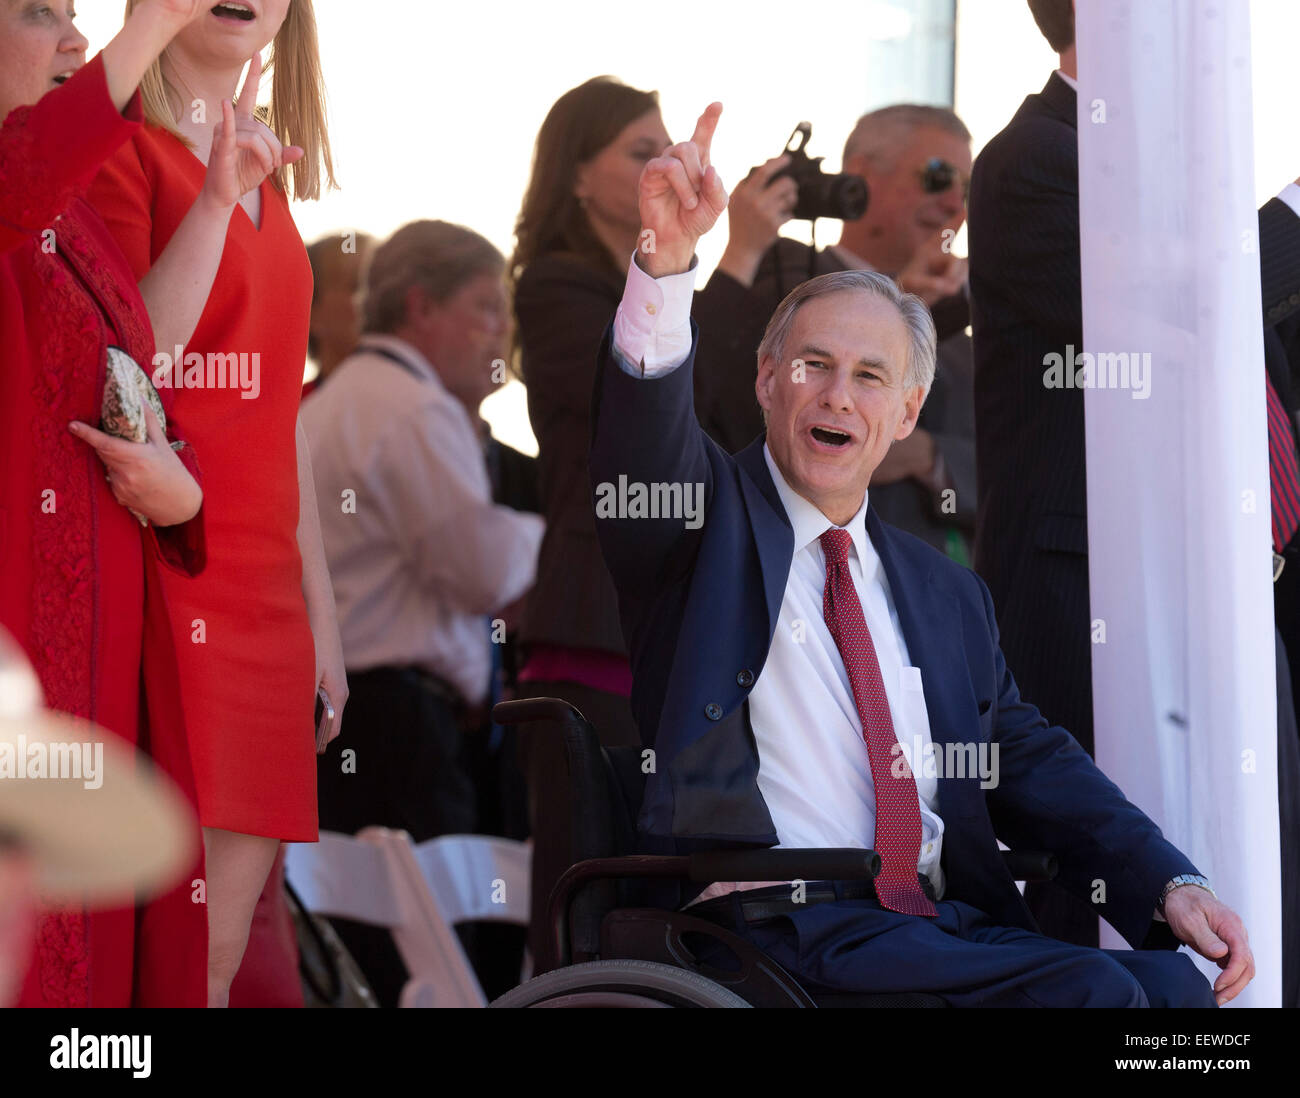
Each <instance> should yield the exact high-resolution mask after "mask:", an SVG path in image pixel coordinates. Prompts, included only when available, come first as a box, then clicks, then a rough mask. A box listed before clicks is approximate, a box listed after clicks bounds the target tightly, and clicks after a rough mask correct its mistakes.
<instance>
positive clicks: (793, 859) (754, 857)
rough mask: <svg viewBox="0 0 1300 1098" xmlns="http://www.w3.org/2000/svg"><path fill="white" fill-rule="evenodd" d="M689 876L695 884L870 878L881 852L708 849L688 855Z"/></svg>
mask: <svg viewBox="0 0 1300 1098" xmlns="http://www.w3.org/2000/svg"><path fill="white" fill-rule="evenodd" d="M687 862H688V865H687V870H686V876H687V879H688V880H691V881H693V882H694V883H695V884H713V883H714V882H716V881H743V882H745V883H746V884H749V883H752V882H754V881H795V880H800V881H869V880H871V879H872V878H874V877H875V876H876V875H877V874H878V873H879V872H880V855H879V854H877V853H876V852H875V851H874V850H862V849H860V848H855V847H839V848H830V849H822V850H815V849H808V848H804V849H792V850H782V849H773V848H770V847H769V848H766V849H762V850H708V851H703V852H701V853H698V854H689V855H687Z"/></svg>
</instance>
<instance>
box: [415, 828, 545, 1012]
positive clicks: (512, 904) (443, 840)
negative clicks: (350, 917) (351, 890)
mask: <svg viewBox="0 0 1300 1098" xmlns="http://www.w3.org/2000/svg"><path fill="white" fill-rule="evenodd" d="M401 836H402V840H404V842H399V841H398V840H396V839H394V840H391V841H392V842H393V843H394V850H393V853H394V857H395V858H397V859H398V860H399V861H400V862H401V863H402V864H403V865H404V866H405V872H406V873H407V875H408V876H409V877H410V878H411V880H412V884H411V888H410V891H411V894H412V897H413V899H414V900H415V901H416V902H417V903H418V904H419V905H420V909H421V911H422V913H423V919H427V920H429V921H431V922H433V923H435V924H436V928H435V930H434V933H433V935H432V940H431V941H428V942H425V941H421V940H418V939H410V940H409V941H408V946H409V947H410V948H413V949H415V950H417V952H416V953H414V954H413V955H412V956H411V957H409V958H408V957H407V953H406V948H407V947H404V946H403V943H402V940H401V939H400V938H398V936H397V933H396V932H394V939H395V940H396V941H397V947H398V950H399V951H401V953H402V957H403V960H405V961H406V966H407V968H409V969H411V971H412V972H414V971H416V969H415V967H414V965H417V964H418V965H419V966H420V970H421V971H422V972H425V973H427V975H426V976H424V977H422V979H421V981H420V985H419V986H418V987H417V988H414V989H411V988H409V987H408V990H409V991H410V992H411V994H412V996H413V997H417V998H418V999H419V1002H420V1005H436V1006H486V1005H487V999H486V997H485V996H484V994H483V989H482V987H481V986H480V985H479V982H478V977H477V976H476V975H475V974H474V969H473V966H471V965H470V963H469V958H468V957H466V956H465V951H464V949H462V948H461V944H460V939H459V937H458V936H457V935H456V931H455V927H456V924H457V923H463V922H504V923H513V924H515V925H518V926H527V925H528V919H529V906H528V904H529V894H528V887H529V871H530V868H531V862H532V847H530V846H529V845H528V844H527V843H520V842H515V841H513V840H511V839H499V838H495V837H493V836H489V835H443V836H441V837H439V838H437V839H430V840H428V841H427V842H423V843H421V844H420V845H419V846H413V845H411V843H410V838H409V836H407V835H406V834H405V833H401ZM423 919H422V921H423ZM430 945H431V946H432V947H433V951H432V952H428V951H427V950H428V947H429V946H430ZM421 950H424V951H425V952H418V951H421Z"/></svg>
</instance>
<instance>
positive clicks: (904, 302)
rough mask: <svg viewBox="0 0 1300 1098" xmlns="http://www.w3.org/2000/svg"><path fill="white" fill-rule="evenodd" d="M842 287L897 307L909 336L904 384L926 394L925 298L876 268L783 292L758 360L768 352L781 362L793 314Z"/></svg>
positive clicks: (930, 379)
mask: <svg viewBox="0 0 1300 1098" xmlns="http://www.w3.org/2000/svg"><path fill="white" fill-rule="evenodd" d="M841 290H862V291H865V292H866V293H869V294H875V295H876V296H877V297H883V298H884V299H885V300H886V301H888V302H889V303H890V304H891V305H893V306H894V308H896V309H897V310H898V313H899V315H900V316H901V317H902V318H903V323H904V324H905V325H906V326H907V333H908V336H909V337H910V338H909V342H908V354H907V372H906V374H905V375H904V379H903V383H904V384H905V385H906V386H908V387H909V388H910V387H912V386H914V385H919V386H921V390H922V396H923V397H926V396H929V395H930V386H931V385H932V384H933V383H934V356H935V331H934V318H933V317H931V316H930V310H929V309H928V308H926V305H925V302H924V301H922V300H921V299H920V298H919V297H917V296H916V295H915V294H909V293H904V292H903V291H902V290H900V289H899V288H898V283H896V282H895V281H894V280H893V279H892V278H890V277H889V276H888V275H883V274H880V273H879V272H878V271H833V272H832V273H831V274H824V275H818V276H817V277H816V278H810V279H809V280H808V281H807V282H803V283H800V284H799V285H798V286H796V287H795V288H794V289H793V290H791V291H790V292H789V293H788V294H787V295H786V298H785V300H784V301H782V302H781V304H780V305H778V306H777V307H776V312H774V313H773V314H772V319H771V320H769V321H768V322H767V330H766V331H765V332H764V333H763V341H762V342H761V343H760V344H759V345H758V361H759V362H760V363H761V362H762V361H763V359H764V358H765V357H766V356H768V355H771V356H772V358H773V359H775V360H776V361H777V362H783V361H784V356H785V343H786V340H787V339H788V338H789V336H790V330H791V329H792V328H793V327H794V318H795V314H796V313H797V312H798V311H799V310H800V309H801V308H803V306H804V305H806V304H808V302H810V301H812V300H813V299H814V298H818V297H824V296H825V295H826V294H833V293H839V292H840V291H841Z"/></svg>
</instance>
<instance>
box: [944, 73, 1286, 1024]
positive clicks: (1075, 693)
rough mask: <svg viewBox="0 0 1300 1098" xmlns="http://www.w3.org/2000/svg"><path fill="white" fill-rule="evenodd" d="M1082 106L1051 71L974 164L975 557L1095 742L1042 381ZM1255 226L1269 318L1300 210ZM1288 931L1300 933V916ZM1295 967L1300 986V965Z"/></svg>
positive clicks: (1037, 694) (1058, 297)
mask: <svg viewBox="0 0 1300 1098" xmlns="http://www.w3.org/2000/svg"><path fill="white" fill-rule="evenodd" d="M1075 109H1076V95H1075V92H1074V90H1073V89H1072V88H1071V87H1070V86H1069V85H1068V84H1067V83H1066V82H1065V81H1064V80H1062V79H1061V78H1060V77H1059V76H1058V75H1056V74H1053V75H1052V76H1051V78H1050V79H1049V80H1048V81H1047V84H1046V85H1045V86H1044V88H1043V90H1042V91H1041V92H1040V93H1039V94H1037V95H1031V96H1029V97H1027V98H1026V99H1025V101H1024V103H1023V105H1022V106H1021V107H1020V109H1019V111H1017V112H1016V115H1015V117H1014V118H1013V119H1012V120H1011V122H1010V123H1008V125H1007V127H1006V128H1005V129H1004V130H1003V131H1002V132H1001V133H999V134H998V135H997V136H996V137H994V138H993V140H992V141H990V142H989V143H988V144H987V145H986V146H985V147H984V149H983V150H982V151H981V153H980V155H979V157H978V158H977V159H976V161H975V167H974V171H973V173H972V175H971V193H970V218H969V226H970V228H969V232H970V290H971V313H972V323H973V327H974V343H975V422H976V459H977V469H978V477H979V512H978V517H977V522H976V532H975V567H976V569H977V570H978V571H979V573H980V575H981V576H982V577H983V578H984V580H985V581H986V582H987V583H988V585H989V590H990V592H991V593H992V595H993V601H994V603H995V605H996V606H997V607H998V623H999V625H1000V626H1001V629H1002V633H1003V635H1004V636H1005V637H1006V643H1005V650H1006V654H1007V659H1008V660H1009V661H1010V662H1011V663H1012V665H1013V666H1014V667H1015V668H1016V675H1017V678H1018V679H1019V681H1020V684H1021V687H1022V689H1023V691H1024V694H1025V697H1026V698H1028V699H1030V700H1032V701H1033V702H1034V704H1035V705H1036V706H1038V707H1039V708H1040V709H1041V710H1043V712H1044V713H1046V714H1047V715H1048V716H1049V717H1050V718H1051V719H1052V720H1054V721H1059V722H1061V723H1062V724H1063V725H1065V727H1067V728H1069V729H1070V730H1071V731H1072V732H1073V733H1074V734H1075V736H1076V737H1077V738H1078V740H1079V742H1080V743H1081V744H1082V745H1083V746H1084V748H1085V749H1086V750H1087V751H1088V752H1089V753H1091V752H1092V749H1093V734H1092V716H1093V714H1092V674H1091V668H1092V645H1091V636H1090V628H1089V625H1090V620H1091V616H1090V611H1089V597H1088V557H1087V552H1088V519H1087V478H1086V473H1085V447H1084V426H1083V424H1084V419H1083V410H1084V392H1083V390H1082V389H1052V390H1049V389H1047V388H1045V387H1044V385H1043V380H1042V378H1043V356H1044V355H1045V354H1047V353H1049V352H1053V351H1054V352H1057V353H1061V354H1064V353H1065V348H1066V346H1067V345H1071V346H1073V347H1074V349H1075V350H1076V351H1078V350H1081V349H1082V348H1083V318H1082V291H1081V288H1080V250H1079V193H1078V134H1077V123H1076V114H1075ZM1259 241H1260V268H1261V282H1262V293H1263V306H1264V318H1265V323H1266V324H1267V325H1269V326H1273V325H1277V324H1279V323H1280V322H1281V321H1283V320H1285V319H1286V317H1287V316H1289V315H1290V314H1291V313H1294V312H1295V311H1296V310H1297V309H1300V219H1298V218H1297V217H1296V216H1295V214H1294V213H1292V211H1291V210H1290V209H1289V208H1288V207H1287V206H1286V205H1285V204H1284V203H1282V202H1280V201H1278V200H1276V199H1274V200H1272V201H1270V202H1268V203H1267V204H1265V206H1264V207H1263V208H1262V209H1261V210H1260V212H1259ZM1265 338H1266V345H1268V344H1269V342H1270V341H1271V340H1272V337H1270V336H1269V335H1268V334H1267V333H1266V337H1265ZM1275 352H1276V353H1275V355H1274V356H1271V357H1274V358H1281V357H1282V356H1281V352H1280V350H1276V348H1275ZM1261 384H1262V382H1261ZM1288 391H1289V390H1288ZM1288 407H1294V404H1289V405H1288ZM1296 571H1298V572H1300V568H1297V569H1296ZM1297 655H1300V652H1298V653H1297ZM1284 719H1288V718H1285V716H1284ZM1289 719H1290V720H1291V721H1292V722H1293V721H1294V718H1293V717H1290V718H1289ZM1282 746H1283V751H1282V753H1281V756H1280V758H1281V760H1282V763H1283V768H1284V771H1285V773H1287V774H1290V773H1291V771H1290V770H1289V767H1290V762H1289V760H1290V758H1291V757H1292V756H1293V755H1294V751H1293V750H1292V746H1291V744H1290V742H1289V741H1288V740H1286V739H1285V737H1283V745H1282ZM1298 784H1300V775H1297V776H1296V777H1295V778H1292V779H1290V781H1289V782H1284V783H1283V788H1284V793H1286V792H1290V793H1292V794H1293V793H1294V791H1295V787H1296V785H1298ZM1288 811H1289V810H1288ZM1287 842H1288V838H1287V836H1286V835H1285V834H1284V836H1283V843H1284V844H1286V843H1287ZM1294 857H1295V856H1292V860H1294ZM1027 895H1028V896H1029V898H1030V901H1031V907H1032V908H1033V910H1034V912H1035V914H1036V915H1037V916H1038V917H1039V919H1040V921H1041V922H1042V923H1043V925H1044V927H1045V928H1047V929H1048V930H1049V931H1050V932H1051V933H1053V934H1057V935H1059V936H1061V937H1064V938H1066V939H1067V940H1069V941H1078V942H1084V943H1093V942H1095V941H1096V940H1097V939H1096V927H1095V922H1094V920H1093V919H1092V918H1091V912H1090V911H1089V910H1087V909H1083V908H1081V907H1079V906H1078V905H1075V904H1073V903H1071V902H1070V901H1069V900H1068V899H1067V898H1065V897H1063V896H1061V895H1060V893H1059V890H1056V889H1055V888H1053V887H1052V886H1047V887H1046V888H1042V887H1034V886H1031V887H1030V889H1029V891H1028V893H1027ZM1296 906H1297V905H1294V904H1293V905H1292V906H1291V909H1292V910H1296ZM1286 937H1287V939H1288V940H1290V941H1297V940H1300V928H1297V929H1296V930H1294V931H1292V930H1288V931H1287V932H1286ZM1296 971H1297V972H1300V965H1298V966H1297V968H1296ZM1287 982H1288V984H1289V985H1290V986H1292V987H1297V986H1300V982H1298V981H1297V979H1296V977H1295V976H1292V977H1290V978H1288V981H1287ZM1296 994H1297V995H1300V992H1296ZM1285 1001H1292V1000H1291V999H1290V998H1289V997H1288V999H1287V1000H1285Z"/></svg>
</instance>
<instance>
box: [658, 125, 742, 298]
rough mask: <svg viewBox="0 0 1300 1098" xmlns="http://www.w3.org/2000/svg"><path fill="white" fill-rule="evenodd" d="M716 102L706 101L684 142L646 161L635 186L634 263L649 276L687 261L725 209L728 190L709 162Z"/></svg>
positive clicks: (667, 271) (684, 266) (677, 269)
mask: <svg viewBox="0 0 1300 1098" xmlns="http://www.w3.org/2000/svg"><path fill="white" fill-rule="evenodd" d="M721 114H722V104H721V103H710V104H709V106H708V107H707V108H706V109H705V111H704V113H703V114H702V115H700V119H699V121H698V122H696V123H695V133H694V134H693V135H692V136H691V139H690V140H689V141H683V142H681V143H680V144H677V145H672V146H670V147H669V148H667V149H665V150H664V152H663V154H662V155H660V156H656V157H655V158H654V159H653V160H650V161H648V162H647V163H646V166H645V168H644V169H642V172H641V180H640V183H639V184H638V192H637V193H638V199H639V203H640V209H641V241H640V244H639V246H638V248H637V262H638V263H639V264H640V265H641V267H642V268H643V269H644V270H645V271H646V273H647V274H649V275H651V276H652V277H654V278H662V277H663V276H664V275H669V274H678V273H680V272H682V271H685V270H687V269H688V268H689V267H690V265H691V257H692V256H694V255H695V245H696V243H697V242H698V241H699V239H700V237H702V236H703V235H704V234H705V233H707V232H708V231H709V230H710V229H711V228H713V226H714V224H716V222H717V220H718V218H719V217H721V216H722V211H723V210H725V209H726V208H727V191H726V188H724V187H723V185H722V180H721V179H720V178H718V171H717V169H716V168H715V167H714V166H713V165H712V164H711V163H710V162H709V153H710V147H711V146H712V144H713V131H714V130H715V129H717V126H718V118H719V117H720V116H721Z"/></svg>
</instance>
